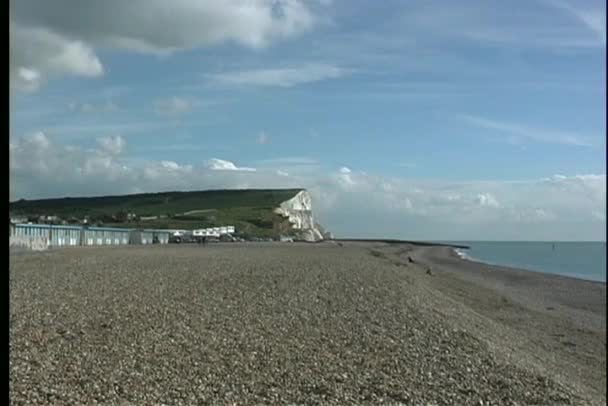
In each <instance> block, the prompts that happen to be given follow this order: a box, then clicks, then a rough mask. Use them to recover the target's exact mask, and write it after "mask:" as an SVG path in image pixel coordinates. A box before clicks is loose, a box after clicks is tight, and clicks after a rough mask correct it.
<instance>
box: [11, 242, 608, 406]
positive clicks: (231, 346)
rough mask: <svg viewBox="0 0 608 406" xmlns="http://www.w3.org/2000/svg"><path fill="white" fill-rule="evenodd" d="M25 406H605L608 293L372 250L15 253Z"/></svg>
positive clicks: (392, 248)
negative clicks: (29, 405)
mask: <svg viewBox="0 0 608 406" xmlns="http://www.w3.org/2000/svg"><path fill="white" fill-rule="evenodd" d="M9 289H10V312H9V313H10V320H9V346H10V355H9V398H10V404H11V405H26V404H36V405H40V404H49V405H75V404H86V405H95V404H98V405H161V404H164V405H224V404H225V405H270V404H273V405H274V404H276V405H347V404H358V405H359V404H360V405H363V404H370V405H605V404H606V285H605V283H600V282H588V281H582V280H577V279H570V278H565V277H558V276H552V275H546V274H537V273H536V274H535V273H531V272H526V271H522V270H513V269H507V268H501V267H495V266H493V267H490V266H487V265H484V264H479V263H473V262H469V261H466V260H463V259H461V258H459V257H458V256H457V255H456V254H455V253H454V251H453V250H451V249H450V248H447V247H428V246H416V245H413V244H398V243H378V242H377V243H374V242H335V241H328V242H323V243H317V244H306V243H220V244H208V245H205V246H199V245H165V246H158V245H154V246H125V247H76V248H65V249H57V250H51V251H47V252H34V253H20V254H19V255H11V256H10V267H9Z"/></svg>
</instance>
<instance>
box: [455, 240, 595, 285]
mask: <svg viewBox="0 0 608 406" xmlns="http://www.w3.org/2000/svg"><path fill="white" fill-rule="evenodd" d="M465 250H471V247H467V248H455V247H454V248H453V251H454V254H455V255H457V256H458V257H459V258H460V259H462V260H464V261H469V262H475V263H479V264H483V265H489V266H495V267H501V268H505V269H506V268H509V269H514V270H519V271H527V272H534V273H542V274H547V275H558V276H563V277H566V278H572V279H580V280H585V281H590V282H600V283H606V281H605V280H600V279H593V278H585V277H584V275H582V274H566V273H559V272H548V271H546V270H541V269H540V268H539V267H535V266H534V265H529V266H525V265H516V264H510V263H501V262H496V261H492V260H487V259H482V258H479V257H475V256H472V255H469V253H468V252H465Z"/></svg>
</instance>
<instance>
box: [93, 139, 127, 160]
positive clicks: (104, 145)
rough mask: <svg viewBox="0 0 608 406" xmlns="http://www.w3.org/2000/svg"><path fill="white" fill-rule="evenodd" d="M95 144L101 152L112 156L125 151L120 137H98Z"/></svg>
mask: <svg viewBox="0 0 608 406" xmlns="http://www.w3.org/2000/svg"><path fill="white" fill-rule="evenodd" d="M97 143H98V144H99V146H100V147H101V149H102V150H103V151H105V152H107V153H109V154H112V155H118V154H120V153H121V152H123V151H124V149H125V140H124V138H122V137H121V136H120V135H116V136H108V137H100V138H98V139H97Z"/></svg>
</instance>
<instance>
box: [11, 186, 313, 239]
mask: <svg viewBox="0 0 608 406" xmlns="http://www.w3.org/2000/svg"><path fill="white" fill-rule="evenodd" d="M301 190H302V189H247V190H208V191H195V192H163V193H142V194H134V195H123V196H100V197H75V198H73V197H66V198H60V199H42V200H19V201H16V202H11V203H9V212H10V214H11V215H21V216H30V217H36V216H40V215H47V216H51V215H52V216H58V217H59V218H61V219H66V220H67V219H72V221H76V220H82V219H84V218H85V217H87V218H88V219H89V222H90V223H91V224H93V223H95V224H103V225H107V226H121V227H145V228H177V229H195V228H204V227H214V226H221V225H234V226H236V227H237V230H238V231H240V232H241V233H243V234H251V235H258V236H270V235H275V234H277V233H282V232H288V231H289V230H290V225H289V223H288V222H287V221H286V220H285V219H284V218H283V217H282V216H279V215H277V214H275V213H273V212H272V209H274V208H276V207H277V206H278V205H279V204H280V203H281V202H284V201H285V200H288V199H291V198H292V197H293V196H295V195H296V194H297V193H298V192H300V191H301ZM129 214H131V215H135V216H136V217H135V219H130V218H129V217H132V216H129ZM155 216H156V217H157V218H156V219H154V218H151V217H155ZM142 217H143V219H142Z"/></svg>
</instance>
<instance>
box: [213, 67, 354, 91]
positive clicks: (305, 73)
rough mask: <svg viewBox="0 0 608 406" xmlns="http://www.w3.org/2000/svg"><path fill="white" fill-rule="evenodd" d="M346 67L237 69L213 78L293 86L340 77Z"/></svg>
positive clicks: (222, 81) (226, 80) (264, 84)
mask: <svg viewBox="0 0 608 406" xmlns="http://www.w3.org/2000/svg"><path fill="white" fill-rule="evenodd" d="M346 73H347V70H346V69H343V68H340V67H338V66H334V65H326V64H309V65H304V66H301V67H297V68H276V69H257V70H245V71H235V72H228V73H220V74H216V75H211V78H213V79H214V80H216V81H218V82H220V83H226V84H232V85H254V86H278V87H293V86H297V85H300V84H304V83H310V82H318V81H321V80H326V79H335V78H339V77H341V76H343V75H345V74H346Z"/></svg>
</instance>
